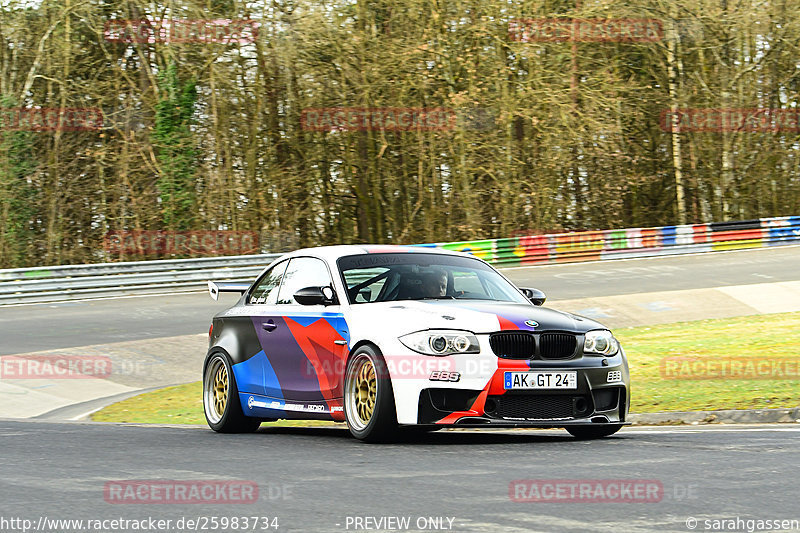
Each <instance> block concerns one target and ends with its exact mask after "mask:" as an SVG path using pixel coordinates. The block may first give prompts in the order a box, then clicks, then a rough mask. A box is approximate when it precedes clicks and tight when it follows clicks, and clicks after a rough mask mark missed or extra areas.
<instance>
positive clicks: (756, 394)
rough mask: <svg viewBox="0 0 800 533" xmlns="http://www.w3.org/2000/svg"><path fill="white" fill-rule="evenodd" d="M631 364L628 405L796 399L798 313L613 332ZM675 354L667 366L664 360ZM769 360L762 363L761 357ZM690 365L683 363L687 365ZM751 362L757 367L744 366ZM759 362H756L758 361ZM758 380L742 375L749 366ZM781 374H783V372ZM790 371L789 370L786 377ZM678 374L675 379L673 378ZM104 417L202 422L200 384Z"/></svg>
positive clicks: (753, 404) (683, 406) (768, 403)
mask: <svg viewBox="0 0 800 533" xmlns="http://www.w3.org/2000/svg"><path fill="white" fill-rule="evenodd" d="M615 335H616V336H617V338H618V339H619V340H620V342H621V343H622V345H623V346H624V347H625V351H626V353H627V355H628V362H629V364H630V369H631V383H632V386H631V389H632V390H631V411H632V412H634V413H651V412H658V411H706V410H716V409H760V408H768V407H797V406H798V405H800V379H798V377H799V376H798V361H800V358H798V357H796V356H795V355H794V354H795V353H796V350H797V346H798V345H800V313H784V314H775V315H757V316H748V317H739V318H732V319H715V320H700V321H696V322H681V323H676V324H666V325H659V326H650V327H638V328H625V329H619V330H616V331H615ZM675 357H680V358H681V361H679V362H676V363H675V364H674V365H673V366H672V367H669V368H670V369H671V370H668V369H667V367H665V366H664V363H663V359H664V358H675ZM731 359H735V360H737V361H739V362H744V364H745V366H742V367H740V370H741V371H742V372H745V374H741V373H740V374H737V375H734V376H730V375H729V376H726V377H717V378H715V379H686V377H687V375H693V376H694V377H699V376H703V375H708V371H712V372H714V373H716V374H719V373H720V372H721V369H724V366H721V364H724V363H725V361H729V360H731ZM765 362H766V364H767V365H768V366H767V367H765V366H763V363H765ZM687 363H688V364H687ZM747 363H753V364H754V365H755V366H747ZM758 364H760V365H761V366H759V365H758ZM759 368H760V369H761V370H765V369H766V370H765V372H763V373H765V374H766V375H763V376H761V377H760V378H759V379H741V376H742V375H745V376H748V377H749V376H750V375H751V374H747V372H749V371H752V370H753V369H756V370H758V369H759ZM781 372H783V373H784V375H780V373H781ZM787 372H788V373H789V374H791V375H789V376H787V375H786V374H787ZM676 375H677V377H676ZM92 419H93V420H96V421H101V422H139V423H152V424H176V423H177V424H205V417H204V416H203V404H202V401H201V385H200V382H199V381H198V382H195V383H188V384H186V385H179V386H176V387H169V388H166V389H161V390H158V391H154V392H149V393H146V394H142V395H139V396H135V397H133V398H129V399H127V400H124V401H121V402H118V403H115V404H113V405H110V406H108V407H106V408H104V409H102V410H100V411H98V412H97V413H95V414H94V415H92ZM274 425H286V426H309V425H333V423H332V422H324V421H305V420H303V421H287V420H282V421H279V422H276V423H275V424H274Z"/></svg>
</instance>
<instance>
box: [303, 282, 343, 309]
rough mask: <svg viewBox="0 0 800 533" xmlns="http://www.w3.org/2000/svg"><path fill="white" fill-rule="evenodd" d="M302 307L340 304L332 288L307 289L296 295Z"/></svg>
mask: <svg viewBox="0 0 800 533" xmlns="http://www.w3.org/2000/svg"><path fill="white" fill-rule="evenodd" d="M294 299H295V300H296V301H297V303H299V304H300V305H333V304H335V303H338V302H337V301H336V296H335V295H334V294H333V289H331V288H330V287H327V286H326V287H306V288H305V289H300V290H299V291H297V292H296V293H294Z"/></svg>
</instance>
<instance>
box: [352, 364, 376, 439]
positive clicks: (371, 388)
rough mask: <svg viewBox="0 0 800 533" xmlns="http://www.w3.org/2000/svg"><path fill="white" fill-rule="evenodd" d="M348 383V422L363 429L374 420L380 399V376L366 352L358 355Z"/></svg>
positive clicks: (356, 427)
mask: <svg viewBox="0 0 800 533" xmlns="http://www.w3.org/2000/svg"><path fill="white" fill-rule="evenodd" d="M352 368H353V369H352V371H351V373H350V375H349V376H348V380H347V381H348V384H347V398H346V400H345V401H346V403H347V408H348V409H347V414H348V422H349V423H350V425H351V426H353V427H354V428H355V429H357V430H363V429H364V428H365V427H367V425H368V424H369V422H370V420H372V415H373V414H374V413H375V403H376V402H377V399H378V377H377V374H376V372H375V364H374V363H373V362H372V360H371V359H370V358H369V357H368V356H367V355H365V354H359V355H358V356H356V360H355V361H354V364H353V367H352Z"/></svg>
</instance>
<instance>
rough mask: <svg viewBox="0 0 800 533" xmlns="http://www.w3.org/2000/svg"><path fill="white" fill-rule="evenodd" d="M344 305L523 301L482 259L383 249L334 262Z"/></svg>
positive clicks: (525, 301)
mask: <svg viewBox="0 0 800 533" xmlns="http://www.w3.org/2000/svg"><path fill="white" fill-rule="evenodd" d="M338 265H339V270H340V271H341V273H342V278H343V279H344V283H345V286H346V287H347V297H348V300H349V301H350V303H369V302H389V301H396V300H451V299H459V300H461V299H473V300H492V301H498V302H517V303H527V300H526V299H525V297H524V296H522V295H521V294H520V293H519V291H517V290H516V288H515V287H514V286H513V285H511V284H510V283H509V282H508V281H506V279H505V278H503V277H502V276H501V275H499V274H498V273H497V272H496V271H495V270H493V269H492V268H491V267H490V266H488V265H487V264H486V263H484V262H482V261H480V260H478V259H473V258H470V257H459V256H456V255H445V254H430V253H417V252H405V253H383V254H361V255H349V256H345V257H341V258H339V260H338Z"/></svg>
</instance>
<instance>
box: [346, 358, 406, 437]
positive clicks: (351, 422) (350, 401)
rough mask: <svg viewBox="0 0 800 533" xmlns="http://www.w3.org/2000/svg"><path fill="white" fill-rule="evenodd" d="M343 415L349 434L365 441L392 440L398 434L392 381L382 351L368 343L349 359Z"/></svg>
mask: <svg viewBox="0 0 800 533" xmlns="http://www.w3.org/2000/svg"><path fill="white" fill-rule="evenodd" d="M344 416H345V420H346V421H347V427H348V428H349V429H350V434H351V435H353V436H354V437H355V438H357V439H359V440H362V441H364V442H391V441H393V440H395V439H396V438H397V436H398V428H397V411H396V409H395V403H394V391H393V390H392V381H391V380H390V379H389V371H388V369H387V367H386V361H384V359H383V355H381V352H380V350H378V349H377V348H376V347H375V346H371V345H368V344H365V345H363V346H360V347H358V348H357V349H356V350H355V351H354V352H353V353H352V354H350V358H349V359H348V361H347V370H346V371H345V379H344Z"/></svg>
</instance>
